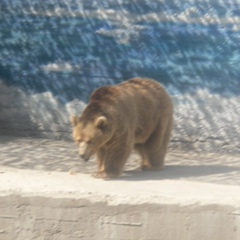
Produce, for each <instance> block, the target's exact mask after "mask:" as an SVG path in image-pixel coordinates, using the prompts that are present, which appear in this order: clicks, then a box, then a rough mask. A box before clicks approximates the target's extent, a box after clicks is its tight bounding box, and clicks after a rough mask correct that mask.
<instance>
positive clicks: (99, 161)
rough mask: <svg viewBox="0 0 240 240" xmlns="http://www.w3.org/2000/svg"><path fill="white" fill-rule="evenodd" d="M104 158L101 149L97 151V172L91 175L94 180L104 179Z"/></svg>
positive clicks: (103, 152)
mask: <svg viewBox="0 0 240 240" xmlns="http://www.w3.org/2000/svg"><path fill="white" fill-rule="evenodd" d="M104 158H105V151H104V150H103V149H99V151H98V152H97V171H96V172H95V173H93V174H92V176H93V177H95V178H104V174H105V172H104Z"/></svg>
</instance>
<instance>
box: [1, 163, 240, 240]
mask: <svg viewBox="0 0 240 240" xmlns="http://www.w3.org/2000/svg"><path fill="white" fill-rule="evenodd" d="M0 239H2V240H8V239H19V240H22V239H29V240H30V239H38V240H42V239H44V240H47V239H49V240H50V239H51V240H55V239H56V240H60V239H64V240H73V239H85V240H87V239H114V240H115V239H116V240H118V239H124V240H126V239H127V240H133V239H134V240H139V239H148V240H150V239H151V240H159V239H161V240H173V239H183V240H185V239H189V240H190V239H191V240H197V239H204V240H207V239H209V240H215V239H216V240H226V239H233V240H238V239H240V187H239V186H229V185H228V186H224V185H217V184H209V183H196V182H187V181H176V180H162V181H155V180H148V181H128V180H127V178H123V179H122V180H120V179H119V180H114V181H103V180H98V179H93V178H91V177H90V176H89V175H88V174H82V173H78V174H77V175H71V174H68V173H64V172H43V171H28V170H16V169H11V168H4V172H3V173H2V174H1V175H0Z"/></svg>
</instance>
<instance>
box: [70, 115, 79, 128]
mask: <svg viewBox="0 0 240 240" xmlns="http://www.w3.org/2000/svg"><path fill="white" fill-rule="evenodd" d="M70 122H71V124H72V126H73V127H75V126H76V125H77V124H78V116H70Z"/></svg>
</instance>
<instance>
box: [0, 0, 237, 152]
mask: <svg viewBox="0 0 240 240" xmlns="http://www.w3.org/2000/svg"><path fill="white" fill-rule="evenodd" d="M239 66H240V0H236V1H231V0H224V1H222V0H207V1H203V0H201V1H200V0H181V1H180V0H138V1H137V0H106V1H99V0H49V1H44V0H31V1H30V0H1V8H0V79H1V80H2V81H3V83H4V84H5V85H6V86H9V87H10V86H14V87H17V88H19V89H21V91H23V92H24V93H26V94H29V96H32V95H34V94H41V93H46V92H48V93H51V94H52V96H53V97H54V99H55V100H56V101H57V102H58V103H59V104H62V105H66V104H68V103H69V102H71V101H73V100H74V99H78V100H81V101H85V102H86V101H87V99H88V97H89V94H90V93H91V91H92V90H94V89H95V88H97V87H99V86H102V85H106V84H114V83H119V82H121V81H123V80H125V79H128V78H131V77H134V76H142V77H151V78H154V79H156V80H158V81H160V82H161V83H162V84H163V85H164V86H165V87H166V88H167V90H168V91H169V93H170V94H171V95H172V96H173V99H174V102H175V106H176V110H175V115H176V116H175V119H176V121H175V133H174V136H173V142H174V141H175V142H184V141H190V142H191V143H192V144H195V143H196V142H197V143H201V142H202V143H203V142H204V141H210V140H211V139H214V142H216V141H219V142H221V143H223V142H224V143H225V145H226V143H227V145H229V144H230V145H231V147H230V148H231V149H232V148H234V149H239V148H240V145H239V144H237V145H236V144H235V145H232V142H233V141H235V142H236V141H238V142H239V141H240V139H239V133H240V130H239V127H238V123H239V122H240V121H239V119H238V118H239V115H240V114H239V104H238V101H239V96H240V67H239ZM45 104H47V103H45ZM58 114H60V113H58ZM38 124H40V125H41V123H38ZM60 125H61V123H60ZM174 139H175V140H174ZM186 139H190V140H186ZM211 145H212V144H211ZM230 145H229V146H230ZM214 146H215V148H216V146H217V148H218V149H219V148H221V144H220V147H219V146H218V145H216V144H215V145H214Z"/></svg>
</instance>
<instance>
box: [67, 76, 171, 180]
mask: <svg viewBox="0 0 240 240" xmlns="http://www.w3.org/2000/svg"><path fill="white" fill-rule="evenodd" d="M70 120H71V123H72V126H73V138H74V141H75V142H76V143H77V145H78V148H79V155H80V157H81V158H82V159H84V160H85V161H88V160H89V158H90V157H91V156H92V155H94V154H96V156H97V162H98V171H97V172H96V173H95V174H94V175H93V176H94V177H99V178H114V177H118V176H119V175H121V173H122V171H123V167H124V164H125V163H126V161H127V159H128V157H129V155H130V154H131V152H132V150H133V149H135V150H137V151H138V152H139V154H140V157H141V168H142V170H160V169H162V168H163V166H164V158H165V155H166V151H167V146H168V143H169V139H170V135H171V130H172V123H173V104H172V101H171V98H170V96H169V95H168V94H167V92H166V91H165V90H164V88H163V87H162V85H161V84H159V83H158V82H156V81H154V80H152V79H146V78H132V79H130V80H128V81H125V82H123V83H120V84H118V85H114V86H104V87H101V88H99V89H97V90H96V91H94V92H93V93H92V95H91V97H90V101H89V103H88V105H87V106H86V108H85V109H84V111H83V112H82V114H81V116H80V117H77V116H71V117H70Z"/></svg>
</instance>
